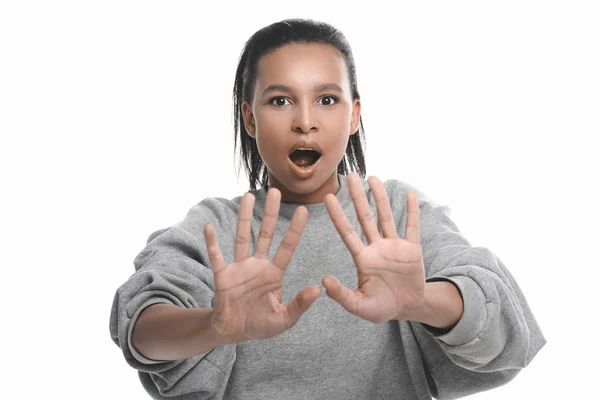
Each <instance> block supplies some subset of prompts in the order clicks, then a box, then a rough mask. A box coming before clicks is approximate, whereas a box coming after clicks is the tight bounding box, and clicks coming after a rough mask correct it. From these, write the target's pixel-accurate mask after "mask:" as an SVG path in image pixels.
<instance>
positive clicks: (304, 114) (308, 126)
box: [292, 105, 318, 133]
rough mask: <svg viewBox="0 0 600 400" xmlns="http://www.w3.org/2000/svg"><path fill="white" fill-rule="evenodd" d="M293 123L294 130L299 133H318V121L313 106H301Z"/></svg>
mask: <svg viewBox="0 0 600 400" xmlns="http://www.w3.org/2000/svg"><path fill="white" fill-rule="evenodd" d="M296 110H297V111H296V115H295V116H294V121H293V123H292V130H293V131H294V132H298V133H309V132H316V131H318V128H317V121H316V120H315V116H314V112H313V109H312V107H311V105H299V106H298V107H297V108H296Z"/></svg>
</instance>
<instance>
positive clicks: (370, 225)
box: [347, 172, 381, 244]
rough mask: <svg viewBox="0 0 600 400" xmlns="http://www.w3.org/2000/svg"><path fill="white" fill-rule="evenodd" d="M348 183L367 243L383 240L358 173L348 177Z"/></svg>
mask: <svg viewBox="0 0 600 400" xmlns="http://www.w3.org/2000/svg"><path fill="white" fill-rule="evenodd" d="M347 181H348V186H349V188H350V197H352V201H353V202H354V210H355V211H356V217H357V218H358V222H360V226H361V228H362V230H363V232H364V233H365V237H366V238H367V243H369V244H370V243H373V242H375V241H377V240H379V239H381V236H379V231H378V230H377V223H376V222H375V218H374V217H373V213H372V212H371V207H370V206H369V202H368V201H367V196H366V195H365V190H364V189H363V186H362V183H361V180H360V177H359V176H358V174H357V173H356V172H353V173H352V174H350V175H348V178H347Z"/></svg>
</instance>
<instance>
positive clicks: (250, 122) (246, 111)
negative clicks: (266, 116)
mask: <svg viewBox="0 0 600 400" xmlns="http://www.w3.org/2000/svg"><path fill="white" fill-rule="evenodd" d="M242 118H243V120H244V128H246V132H248V135H250V136H251V137H253V138H256V123H255V121H254V114H253V113H252V106H251V105H250V104H249V103H248V102H247V101H245V100H244V101H243V102H242Z"/></svg>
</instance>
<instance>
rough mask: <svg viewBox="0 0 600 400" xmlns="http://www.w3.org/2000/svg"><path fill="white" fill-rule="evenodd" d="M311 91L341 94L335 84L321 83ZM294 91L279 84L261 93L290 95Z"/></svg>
mask: <svg viewBox="0 0 600 400" xmlns="http://www.w3.org/2000/svg"><path fill="white" fill-rule="evenodd" d="M313 90H314V91H315V92H324V91H326V90H333V91H335V92H340V93H342V92H343V90H342V88H341V87H340V85H338V84H336V83H322V84H320V85H315V87H314V88H313ZM293 91H294V90H293V89H292V88H291V87H289V86H286V85H279V84H273V85H269V86H268V87H267V88H266V89H265V90H264V91H263V93H262V95H263V96H264V95H266V94H267V93H270V92H287V93H292V92H293Z"/></svg>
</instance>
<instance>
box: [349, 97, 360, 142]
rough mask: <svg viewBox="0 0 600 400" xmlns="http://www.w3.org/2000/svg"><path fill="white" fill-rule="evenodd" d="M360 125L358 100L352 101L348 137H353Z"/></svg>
mask: <svg viewBox="0 0 600 400" xmlns="http://www.w3.org/2000/svg"><path fill="white" fill-rule="evenodd" d="M359 125H360V100H359V99H356V100H354V103H353V104H352V120H351V121H350V135H354V134H355V133H356V132H358V127H359Z"/></svg>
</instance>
